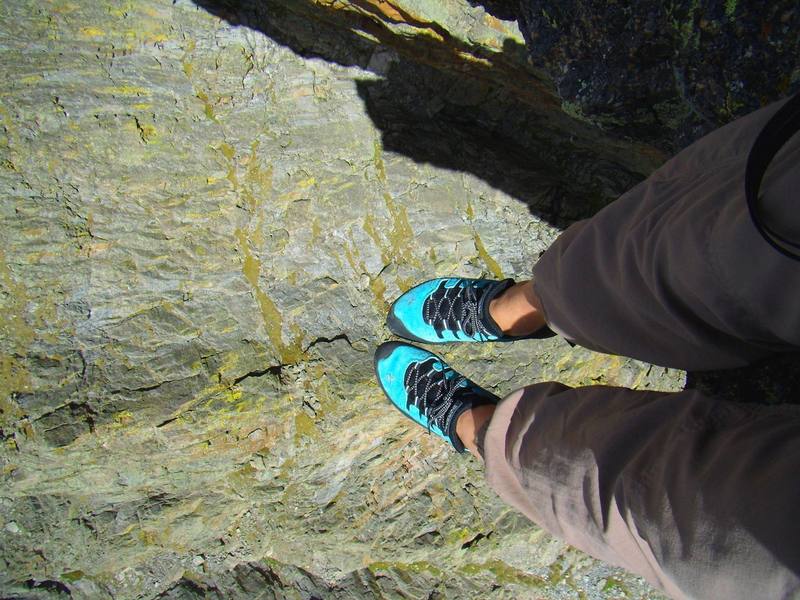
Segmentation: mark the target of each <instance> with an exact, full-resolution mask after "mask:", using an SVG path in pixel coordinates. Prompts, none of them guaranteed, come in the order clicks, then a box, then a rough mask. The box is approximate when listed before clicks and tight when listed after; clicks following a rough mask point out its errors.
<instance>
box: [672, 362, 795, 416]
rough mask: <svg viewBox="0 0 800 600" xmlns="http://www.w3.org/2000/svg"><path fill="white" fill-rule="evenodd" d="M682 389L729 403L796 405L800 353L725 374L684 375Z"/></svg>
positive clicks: (716, 372) (717, 372)
mask: <svg viewBox="0 0 800 600" xmlns="http://www.w3.org/2000/svg"><path fill="white" fill-rule="evenodd" d="M686 388H687V389H696V390H699V391H701V392H703V393H704V394H706V395H708V396H715V397H717V398H721V399H723V400H730V401H733V402H748V403H754V404H783V403H792V404H800V353H796V354H794V353H793V354H783V355H780V354H779V355H775V356H773V357H770V358H768V359H765V360H763V361H761V362H759V363H758V364H755V365H751V366H749V367H742V368H740V369H729V370H726V371H704V372H696V373H688V374H687V377H686Z"/></svg>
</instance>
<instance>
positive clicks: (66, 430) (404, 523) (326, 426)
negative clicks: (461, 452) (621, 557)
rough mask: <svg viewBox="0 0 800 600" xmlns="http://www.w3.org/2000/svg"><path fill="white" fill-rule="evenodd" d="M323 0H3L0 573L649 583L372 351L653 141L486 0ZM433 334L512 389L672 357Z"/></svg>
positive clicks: (226, 586) (248, 589)
mask: <svg viewBox="0 0 800 600" xmlns="http://www.w3.org/2000/svg"><path fill="white" fill-rule="evenodd" d="M324 5H325V3H323V2H300V1H298V2H295V3H280V2H271V1H265V2H241V3H236V2H221V3H212V2H206V1H203V2H200V3H199V4H198V5H195V4H192V3H190V2H188V1H186V0H178V1H176V2H174V3H173V2H172V1H171V0H141V1H136V2H132V1H125V0H117V1H114V2H108V1H100V2H88V1H84V0H51V1H45V2H30V1H24V0H6V1H5V2H4V3H3V4H2V5H0V49H1V50H0V65H1V68H2V72H3V73H4V74H5V81H6V84H5V86H4V88H3V89H2V90H0V190H1V191H2V201H1V202H0V213H1V214H0V234H1V235H2V240H3V244H2V246H1V247H0V308H1V309H2V310H0V351H1V354H0V411H1V413H0V428H1V429H2V437H3V445H2V450H0V460H1V461H2V462H1V463H0V464H2V485H0V529H2V536H0V593H2V594H3V595H4V596H6V597H24V598H66V597H74V598H125V599H128V598H130V599H133V598H171V599H172V598H174V599H178V598H243V599H244V598H255V597H263V598H314V597H316V598H374V597H386V598H437V597H439V598H455V597H468V598H605V597H612V598H622V597H648V598H651V597H658V594H657V593H656V592H654V591H653V590H651V589H650V588H649V587H648V586H647V585H646V584H645V583H644V582H643V581H642V580H641V579H639V578H637V577H634V576H631V575H629V574H626V573H624V572H623V571H621V570H620V569H616V568H612V567H609V566H607V565H604V564H601V563H598V562H596V561H594V560H592V559H590V558H589V557H587V556H586V555H584V554H582V553H580V552H578V551H576V550H574V549H572V548H569V547H568V546H566V545H565V544H563V543H562V542H560V541H559V540H556V539H553V538H552V537H550V536H548V535H547V534H545V533H544V532H542V531H541V530H539V529H538V528H537V527H536V526H535V525H533V524H531V523H529V522H528V521H527V520H526V519H524V518H523V517H522V516H520V515H519V514H517V513H516V512H514V511H513V510H511V509H509V508H507V507H506V506H504V505H503V504H502V503H501V502H500V501H499V499H497V498H496V497H495V496H494V494H493V492H492V491H491V490H490V489H488V488H487V486H486V485H485V483H484V480H483V473H482V468H481V466H480V465H479V464H478V463H477V462H476V461H474V460H471V459H469V458H465V457H463V456H457V455H455V453H453V452H452V451H451V450H449V449H448V448H447V447H445V445H444V444H442V443H440V442H439V441H438V440H437V439H433V438H431V437H429V436H428V435H427V434H426V433H425V432H424V431H422V430H421V429H419V428H415V427H413V426H412V425H411V424H410V423H408V422H406V421H405V420H404V419H403V417H402V416H401V415H399V413H397V412H396V411H394V410H393V409H391V407H389V405H388V404H387V403H386V401H385V400H384V398H383V396H382V393H381V391H380V389H379V387H378V386H377V384H376V383H375V381H374V380H373V373H372V352H373V349H374V348H375V347H376V346H377V344H379V343H380V342H381V341H383V340H385V339H388V336H389V334H388V332H387V331H386V329H385V328H384V325H383V322H384V317H385V313H386V309H387V306H388V304H389V303H390V302H391V301H392V300H393V299H394V298H395V297H396V296H397V295H399V294H400V293H401V292H402V291H404V290H406V289H408V288H409V287H410V286H412V285H413V284H414V283H416V282H418V281H420V280H423V279H427V278H430V277H435V276H445V275H453V274H461V275H465V276H471V277H479V276H487V277H518V278H524V277H527V276H529V275H530V270H531V266H532V264H533V261H535V259H536V258H537V257H538V256H539V255H540V254H541V253H542V252H543V251H544V250H545V249H546V248H547V247H548V245H549V244H550V243H551V242H552V241H553V240H554V239H555V238H556V237H557V235H558V234H559V232H560V230H561V229H563V227H565V226H566V225H568V224H569V223H570V222H573V221H575V220H577V219H579V218H583V217H586V216H589V215H591V214H592V213H593V212H594V211H595V210H597V209H598V208H599V207H601V206H603V205H604V204H605V203H607V202H609V201H610V200H611V199H613V198H614V197H615V195H617V194H619V193H621V192H623V191H624V190H625V189H627V187H629V186H630V185H632V184H633V183H635V182H636V181H638V180H639V179H641V178H642V177H644V176H645V175H646V174H647V173H648V172H649V171H650V170H651V169H652V168H654V167H655V166H656V165H657V164H658V162H659V161H660V160H661V159H662V158H663V154H662V153H661V152H660V151H659V150H658V149H657V148H655V147H652V146H649V145H647V144H646V143H643V142H636V141H631V140H623V139H621V138H616V137H613V136H609V135H607V134H606V133H603V132H602V131H600V130H599V129H597V128H595V127H592V126H591V125H590V124H587V123H586V122H583V121H580V120H576V119H574V118H573V117H571V116H569V115H568V114H566V113H565V112H563V111H562V110H561V106H560V102H559V101H557V99H556V96H555V95H554V94H553V93H551V92H548V91H547V90H548V89H549V88H547V86H548V85H549V84H548V80H547V77H546V76H545V75H544V74H542V73H538V72H536V71H535V70H533V68H532V67H530V66H529V65H528V64H527V62H526V58H525V57H526V54H525V53H524V51H522V50H521V48H522V36H521V34H520V32H519V30H518V29H517V27H516V24H515V23H514V22H513V21H504V20H502V19H501V18H498V17H497V16H493V15H491V14H490V13H487V12H486V10H485V9H484V7H483V6H480V5H477V3H476V5H475V6H472V5H470V4H469V3H467V2H458V1H455V0H452V1H448V2H437V3H424V2H410V1H409V2H405V3H397V2H395V3H388V2H367V1H364V2H352V3H348V2H344V3H341V6H345V7H349V8H348V10H350V12H343V13H342V14H336V15H333V16H331V14H329V13H328V12H321V11H327V10H328V9H327V8H325V7H324ZM337 6H339V5H337ZM393 6H394V7H395V9H396V14H395V13H392V12H391V10H390V8H391V7H393ZM370 7H371V8H370ZM376 7H378V8H380V7H383V9H385V11H388V17H387V13H386V12H383V13H380V14H381V15H383V17H381V16H380V15H378V14H377V13H376V12H375V9H376ZM351 9H352V10H351ZM399 9H403V10H399ZM436 11H439V12H438V13H437V12H436ZM498 14H500V13H498ZM376 15H377V16H376ZM500 16H501V17H502V16H503V15H502V14H500ZM384 17H386V18H387V19H388V21H387V20H384ZM341 20H345V21H347V20H349V21H347V22H352V24H353V27H352V28H350V29H348V28H343V27H339V26H338V25H337V23H341V22H343V21H341ZM385 23H389V24H388V25H386V24H385ZM426 32H432V33H426ZM436 36H438V38H437V37H436ZM440 38H441V39H440ZM437 44H438V45H437ZM447 48H451V49H454V50H453V51H451V52H448V51H446V49H447ZM470 57H471V58H470ZM481 61H484V62H481ZM487 63H488V64H487ZM512 74H516V75H515V76H514V77H511V75H512ZM523 74H524V76H525V77H529V78H530V79H529V80H524V79H522V77H523ZM503 81H507V83H503ZM526 81H528V82H530V85H527V84H525V82H526ZM524 90H527V92H525V91H524ZM526 94H527V95H526ZM437 351H440V352H442V353H443V354H444V356H445V357H446V358H447V359H448V360H449V361H450V362H451V364H453V365H454V366H456V367H457V368H458V369H459V370H461V371H463V372H464V373H465V374H467V375H468V376H469V377H470V378H471V379H473V380H474V381H477V382H480V383H482V384H484V385H486V386H487V387H488V388H489V389H491V390H492V391H493V392H494V393H496V394H498V395H501V396H502V395H505V394H507V393H509V392H511V391H512V390H514V389H516V388H517V387H519V386H521V385H524V384H527V383H531V382H535V381H545V380H558V381H562V382H564V383H566V384H570V385H582V384H589V383H606V384H610V385H624V386H629V387H638V388H646V389H655V390H674V389H679V388H680V387H681V386H682V385H683V380H684V374H683V373H681V372H677V371H670V370H665V369H662V368H656V367H651V366H649V365H644V364H641V363H637V362H635V361H630V360H625V359H621V358H618V357H613V356H607V355H600V354H594V353H591V352H588V351H586V350H583V349H581V348H572V347H570V346H569V345H568V344H566V343H565V342H564V341H563V340H559V339H556V338H554V339H550V340H546V341H542V342H537V341H526V342H520V343H517V344H512V345H491V344H487V345H479V346H459V347H442V348H439V349H437Z"/></svg>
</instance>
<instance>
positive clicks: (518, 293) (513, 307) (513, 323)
mask: <svg viewBox="0 0 800 600" xmlns="http://www.w3.org/2000/svg"><path fill="white" fill-rule="evenodd" d="M489 314H490V315H491V316H492V318H493V319H494V322H495V323H497V326H498V327H499V328H500V329H501V330H502V331H503V333H505V334H507V335H515V336H518V335H519V336H522V335H529V334H531V333H534V332H535V331H538V330H539V329H541V328H542V327H544V326H545V320H544V311H543V309H542V303H541V301H540V300H539V297H538V296H537V295H536V291H535V290H534V288H533V282H532V281H518V282H516V283H515V284H514V285H513V286H511V287H510V288H508V289H507V290H505V291H504V292H503V293H502V294H500V295H499V296H496V297H495V298H493V299H492V300H491V302H489Z"/></svg>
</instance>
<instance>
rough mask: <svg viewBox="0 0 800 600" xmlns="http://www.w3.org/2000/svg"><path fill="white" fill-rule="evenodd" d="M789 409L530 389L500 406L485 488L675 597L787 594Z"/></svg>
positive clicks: (698, 397)
mask: <svg viewBox="0 0 800 600" xmlns="http://www.w3.org/2000/svg"><path fill="white" fill-rule="evenodd" d="M799 409H800V407H797V406H794V405H782V406H759V405H751V404H735V403H729V402H724V401H720V400H716V399H714V398H709V397H706V396H704V395H703V394H701V393H699V392H697V391H693V390H687V391H683V392H679V393H659V392H645V391H634V390H629V389H624V388H611V387H604V386H594V387H586V388H577V389H572V388H569V387H566V386H564V385H561V384H557V383H542V384H537V385H533V386H529V387H526V388H523V389H522V390H519V391H517V392H515V393H514V394H512V395H511V396H509V397H508V398H506V399H505V400H504V401H503V402H501V403H500V405H499V406H498V408H497V410H496V411H495V413H494V416H493V417H492V420H491V423H490V425H489V427H488V430H487V431H486V435H485V439H484V440H482V441H483V443H484V452H485V454H484V457H485V461H486V476H487V479H488V482H489V484H490V485H491V487H492V488H494V489H495V491H496V492H497V493H498V494H499V495H500V497H501V498H503V499H504V500H505V501H506V502H508V503H509V504H511V505H512V506H514V507H516V508H517V509H519V510H520V511H521V512H522V513H524V514H525V515H526V516H528V517H529V518H530V519H531V520H533V521H534V522H535V523H537V524H538V525H540V526H541V527H543V528H544V529H546V530H548V531H550V532H551V533H552V534H553V535H555V536H558V537H559V538H561V539H563V540H565V541H567V542H568V543H569V544H571V545H573V546H575V547H577V548H579V549H581V550H583V551H585V552H587V553H589V554H591V555H593V556H595V557H597V558H599V559H601V560H604V561H606V562H608V563H611V564H614V565H618V566H621V567H624V568H626V569H628V570H630V571H632V572H634V573H638V574H640V575H642V576H644V577H645V578H646V579H648V580H649V581H650V582H651V583H652V584H653V585H655V586H658V587H660V588H661V589H663V590H665V591H666V592H667V593H669V594H670V595H672V596H675V597H698V598H726V599H729V598H743V599H745V598H746V599H752V598H790V597H794V598H796V597H798V596H797V594H800V515H798V514H797V513H798V511H800V410H799Z"/></svg>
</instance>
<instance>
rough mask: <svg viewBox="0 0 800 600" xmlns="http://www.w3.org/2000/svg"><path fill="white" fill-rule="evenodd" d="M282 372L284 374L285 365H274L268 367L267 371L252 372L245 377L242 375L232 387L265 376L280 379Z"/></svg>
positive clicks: (233, 382) (234, 381)
mask: <svg viewBox="0 0 800 600" xmlns="http://www.w3.org/2000/svg"><path fill="white" fill-rule="evenodd" d="M282 372H283V365H272V366H270V367H267V368H266V369H260V370H257V371H250V372H249V373H245V374H244V375H240V376H239V377H237V378H236V379H234V380H233V381H232V382H231V386H234V385H236V384H237V383H239V382H241V381H244V380H245V379H249V378H250V377H263V376H264V375H271V376H272V377H276V378H278V379H280V376H281V373H282Z"/></svg>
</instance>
